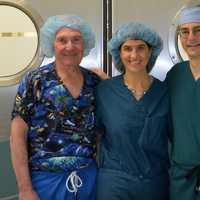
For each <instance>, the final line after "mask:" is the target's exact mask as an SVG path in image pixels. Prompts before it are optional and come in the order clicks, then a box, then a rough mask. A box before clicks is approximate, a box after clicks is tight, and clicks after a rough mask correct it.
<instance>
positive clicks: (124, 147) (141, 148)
mask: <svg viewBox="0 0 200 200" xmlns="http://www.w3.org/2000/svg"><path fill="white" fill-rule="evenodd" d="M96 95H97V96H96V98H97V99H96V100H97V128H98V130H99V132H101V133H102V132H104V134H103V135H102V140H101V145H100V156H99V158H100V160H99V165H100V168H104V169H113V170H119V171H123V172H126V173H129V174H131V175H133V176H139V177H144V178H145V177H146V178H152V177H154V176H158V175H161V174H163V173H168V167H169V159H168V136H169V131H170V119H169V98H168V92H167V86H166V83H164V82H161V81H159V80H158V79H154V81H153V83H152V85H151V87H150V89H149V90H148V91H147V92H146V94H145V95H144V96H143V97H142V98H141V99H140V100H139V101H138V100H136V99H135V98H134V96H133V95H132V93H131V92H130V91H129V90H128V88H127V87H126V86H125V84H124V81H123V75H119V76H116V77H114V78H112V79H109V80H105V81H102V82H101V83H100V84H99V85H98V87H97V93H96Z"/></svg>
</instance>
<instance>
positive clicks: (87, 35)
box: [40, 15, 95, 57]
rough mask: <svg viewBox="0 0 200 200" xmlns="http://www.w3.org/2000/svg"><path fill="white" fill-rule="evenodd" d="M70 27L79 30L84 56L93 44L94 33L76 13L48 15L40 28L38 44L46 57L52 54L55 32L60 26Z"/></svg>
mask: <svg viewBox="0 0 200 200" xmlns="http://www.w3.org/2000/svg"><path fill="white" fill-rule="evenodd" d="M62 27H66V28H72V29H76V30H78V31H80V32H81V34H82V37H83V42H84V56H87V55H88V54H89V53H90V50H91V49H92V48H94V46H95V35H94V33H93V31H92V29H91V27H90V25H89V24H88V23H87V22H86V21H84V20H83V19H82V18H81V17H79V16H76V15H56V16H51V17H49V18H48V19H47V20H46V22H45V23H44V25H43V26H42V28H41V30H40V44H41V49H42V51H43V53H44V54H45V55H46V56H47V57H52V56H54V47H53V43H54V40H55V35H56V32H57V31H58V30H59V29H60V28H62Z"/></svg>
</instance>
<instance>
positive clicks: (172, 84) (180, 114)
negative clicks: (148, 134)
mask: <svg viewBox="0 0 200 200" xmlns="http://www.w3.org/2000/svg"><path fill="white" fill-rule="evenodd" d="M166 80H167V82H168V86H169V92H170V97H171V98H170V99H171V108H172V119H173V143H172V147H173V148H172V159H173V161H175V162H176V163H178V164H181V165H186V166H196V165H199V163H200V123H199V119H200V79H198V80H195V79H194V77H193V75H192V72H191V70H190V65H189V62H188V61H186V62H182V63H179V64H177V65H175V66H174V67H173V68H172V69H171V70H170V72H168V74H167V79H166Z"/></svg>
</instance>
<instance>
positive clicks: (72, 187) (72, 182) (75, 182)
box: [66, 171, 83, 194]
mask: <svg viewBox="0 0 200 200" xmlns="http://www.w3.org/2000/svg"><path fill="white" fill-rule="evenodd" d="M82 184H83V183H82V180H81V178H80V177H79V176H78V175H77V173H76V171H73V172H71V174H70V175H69V176H68V178H67V180H66V188H67V190H68V191H69V192H74V193H75V194H76V193H77V191H78V188H80V187H81V186H82Z"/></svg>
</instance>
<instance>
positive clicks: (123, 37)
mask: <svg viewBox="0 0 200 200" xmlns="http://www.w3.org/2000/svg"><path fill="white" fill-rule="evenodd" d="M130 39H133V40H143V41H144V42H146V43H147V44H148V45H149V46H150V47H151V49H152V52H151V56H150V58H149V62H148V65H147V71H148V72H150V71H151V69H152V67H153V66H154V64H155V62H156V58H157V57H158V55H159V54H160V52H161V50H162V48H163V41H162V39H161V37H160V36H159V35H158V34H157V33H156V32H155V31H154V30H152V29H151V28H149V27H147V26H146V25H144V24H141V23H137V22H130V23H128V24H124V25H122V26H121V27H120V28H119V29H118V30H117V31H116V32H115V33H114V34H113V36H112V39H111V40H110V41H109V42H108V50H109V52H110V54H111V55H112V57H113V62H114V65H115V67H116V69H117V70H118V71H119V72H124V66H123V63H122V61H121V58H120V46H121V45H122V44H123V43H124V42H125V41H127V40H130Z"/></svg>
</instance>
